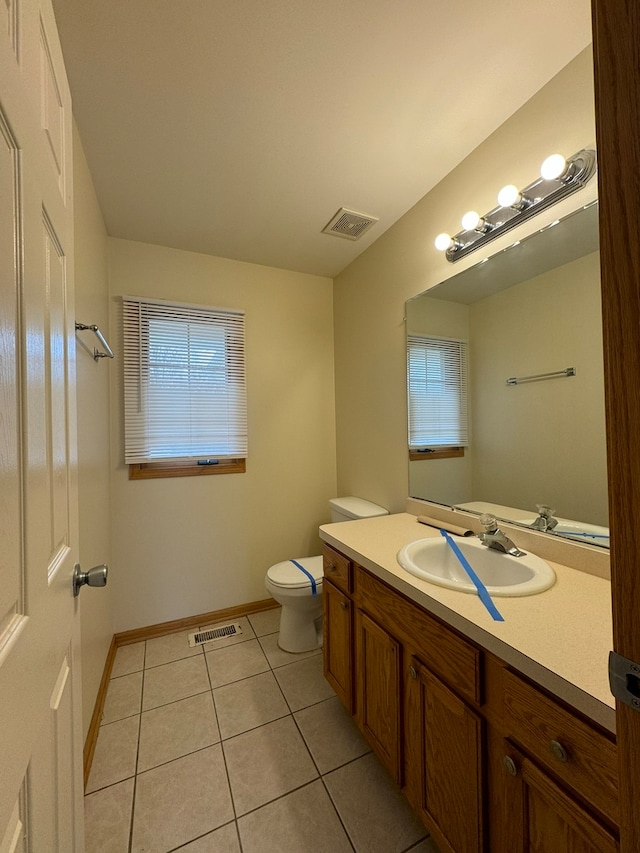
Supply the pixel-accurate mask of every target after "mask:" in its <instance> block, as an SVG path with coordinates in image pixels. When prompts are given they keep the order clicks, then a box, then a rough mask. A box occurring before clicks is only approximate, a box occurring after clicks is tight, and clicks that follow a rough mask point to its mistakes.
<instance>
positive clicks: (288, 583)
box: [267, 557, 323, 589]
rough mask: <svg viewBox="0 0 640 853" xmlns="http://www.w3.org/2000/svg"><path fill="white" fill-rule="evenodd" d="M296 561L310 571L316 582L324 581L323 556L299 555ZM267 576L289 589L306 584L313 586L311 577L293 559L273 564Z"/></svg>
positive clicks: (299, 587) (278, 584) (272, 581)
mask: <svg viewBox="0 0 640 853" xmlns="http://www.w3.org/2000/svg"><path fill="white" fill-rule="evenodd" d="M296 563H300V565H301V566H302V568H303V569H305V570H306V571H307V572H309V574H310V575H311V577H312V578H313V579H314V581H315V582H316V584H319V583H321V582H322V576H323V568H322V557H299V558H296ZM267 577H268V578H269V580H270V581H271V583H273V584H276V586H285V587H288V588H289V589H302V588H303V587H305V586H311V581H310V580H309V577H308V576H307V575H306V574H305V573H304V572H303V571H301V570H300V569H299V568H298V567H297V566H296V565H295V563H293V562H292V561H291V560H285V561H284V562H282V563H276V564H275V566H271V568H270V569H269V571H268V572H267Z"/></svg>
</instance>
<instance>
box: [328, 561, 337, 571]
mask: <svg viewBox="0 0 640 853" xmlns="http://www.w3.org/2000/svg"><path fill="white" fill-rule="evenodd" d="M326 569H327V571H328V572H335V570H336V567H335V566H334V564H333V563H327V566H326Z"/></svg>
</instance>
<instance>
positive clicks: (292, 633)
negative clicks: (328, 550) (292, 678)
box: [265, 497, 388, 653]
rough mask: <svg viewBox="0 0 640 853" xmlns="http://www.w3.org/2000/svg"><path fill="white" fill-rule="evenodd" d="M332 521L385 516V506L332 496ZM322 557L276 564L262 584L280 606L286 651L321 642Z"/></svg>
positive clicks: (309, 648)
mask: <svg viewBox="0 0 640 853" xmlns="http://www.w3.org/2000/svg"><path fill="white" fill-rule="evenodd" d="M329 505H330V507H331V521H332V522H334V521H351V520H354V519H357V518H373V517H374V516H378V515H388V511H387V510H386V509H384V507H381V506H378V505H377V504H373V503H371V502H370V501H365V500H363V499H362V498H356V497H344V498H332V499H331V500H330V501H329ZM322 578H323V569H322V557H300V558H296V559H294V560H284V561H283V562H282V563H276V564H275V565H274V566H271V568H270V569H269V570H268V571H267V576H266V578H265V586H266V588H267V591H268V592H269V593H270V594H271V596H272V598H275V600H276V601H277V602H278V603H279V604H281V605H282V611H281V614H280V633H279V635H278V645H279V646H280V648H281V649H283V651H285V652H294V653H299V652H309V651H312V650H313V649H317V648H319V647H320V646H321V645H322Z"/></svg>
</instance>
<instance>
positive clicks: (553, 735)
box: [504, 670, 619, 824]
mask: <svg viewBox="0 0 640 853" xmlns="http://www.w3.org/2000/svg"><path fill="white" fill-rule="evenodd" d="M504 702H505V719H504V722H505V729H506V734H507V736H508V737H509V738H510V739H511V740H513V741H516V742H517V743H518V744H519V745H520V746H521V747H522V748H523V750H525V751H526V752H528V753H529V754H530V755H531V757H532V758H533V759H534V760H535V761H536V762H537V763H538V764H542V765H544V766H545V767H546V768H548V769H549V770H550V771H551V772H552V773H553V774H554V775H555V776H556V777H557V778H558V779H560V780H561V781H564V782H565V783H566V784H568V785H570V786H571V787H572V788H573V789H574V790H575V791H576V793H578V794H580V795H581V796H582V797H584V798H585V799H586V800H587V802H588V803H590V804H591V805H593V806H595V807H596V808H597V809H599V810H600V811H601V812H602V814H603V815H604V816H605V817H608V818H609V819H610V820H612V821H613V822H614V823H616V824H617V823H618V820H619V817H618V768H617V757H616V746H615V744H614V743H613V741H612V740H610V739H609V738H608V737H606V736H605V735H604V734H601V733H600V732H599V731H598V730H596V729H595V728H593V727H592V726H591V725H589V723H587V722H585V721H583V720H582V719H580V718H579V717H577V716H575V715H574V714H573V713H572V712H571V711H569V710H567V709H566V708H564V707H563V706H562V705H560V704H559V703H558V702H556V701H554V700H553V699H551V698H550V697H548V696H546V695H545V694H543V693H541V692H540V691H539V690H537V689H536V688H535V687H533V686H531V685H530V684H528V683H527V682H526V681H524V680H523V679H521V678H520V677H518V676H517V675H515V674H514V673H512V672H509V671H508V670H507V671H506V672H505V673H504Z"/></svg>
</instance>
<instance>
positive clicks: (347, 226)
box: [322, 207, 378, 240]
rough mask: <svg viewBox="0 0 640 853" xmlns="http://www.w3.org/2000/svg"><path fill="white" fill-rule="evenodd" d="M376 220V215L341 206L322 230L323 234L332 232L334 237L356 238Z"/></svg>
mask: <svg viewBox="0 0 640 853" xmlns="http://www.w3.org/2000/svg"><path fill="white" fill-rule="evenodd" d="M377 221H378V217H377V216H369V215H367V214H366V213H357V212H356V211H355V210H347V209H346V208H345V207H341V208H340V210H339V211H338V212H337V213H336V215H335V216H334V217H333V219H332V220H331V222H329V223H327V225H325V227H324V228H323V229H322V231H323V233H324V234H333V235H335V236H336V237H344V238H345V239H346V240H357V239H358V237H362V235H363V234H364V232H365V231H367V230H368V229H369V228H370V227H371V226H372V225H375V223H376V222H377Z"/></svg>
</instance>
